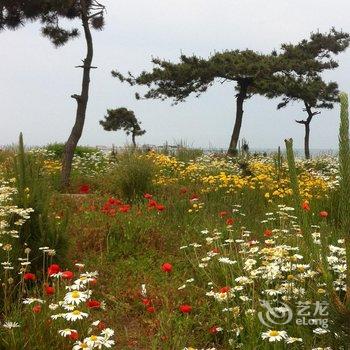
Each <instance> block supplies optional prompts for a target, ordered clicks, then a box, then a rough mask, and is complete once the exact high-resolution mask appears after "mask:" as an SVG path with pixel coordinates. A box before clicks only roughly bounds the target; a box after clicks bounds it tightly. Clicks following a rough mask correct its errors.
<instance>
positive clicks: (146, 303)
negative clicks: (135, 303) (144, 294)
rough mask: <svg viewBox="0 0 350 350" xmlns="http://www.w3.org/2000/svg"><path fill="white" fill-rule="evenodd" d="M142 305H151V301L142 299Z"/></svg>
mask: <svg viewBox="0 0 350 350" xmlns="http://www.w3.org/2000/svg"><path fill="white" fill-rule="evenodd" d="M142 304H143V305H146V306H149V305H151V300H149V299H142Z"/></svg>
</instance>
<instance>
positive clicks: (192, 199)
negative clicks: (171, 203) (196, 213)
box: [190, 194, 199, 202]
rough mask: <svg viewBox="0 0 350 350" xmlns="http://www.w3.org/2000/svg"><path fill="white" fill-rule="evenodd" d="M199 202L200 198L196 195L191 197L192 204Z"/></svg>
mask: <svg viewBox="0 0 350 350" xmlns="http://www.w3.org/2000/svg"><path fill="white" fill-rule="evenodd" d="M198 200H199V197H198V196H197V195H195V194H193V195H192V196H191V197H190V201H191V202H195V201H198Z"/></svg>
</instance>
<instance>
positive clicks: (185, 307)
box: [179, 304, 192, 314]
mask: <svg viewBox="0 0 350 350" xmlns="http://www.w3.org/2000/svg"><path fill="white" fill-rule="evenodd" d="M179 310H180V311H181V312H182V313H183V314H188V313H190V312H191V311H192V306H190V305H187V304H183V305H180V307H179Z"/></svg>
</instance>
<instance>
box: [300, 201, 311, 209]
mask: <svg viewBox="0 0 350 350" xmlns="http://www.w3.org/2000/svg"><path fill="white" fill-rule="evenodd" d="M301 207H302V208H303V210H304V211H310V205H309V202H308V201H304V202H303V203H302V205H301Z"/></svg>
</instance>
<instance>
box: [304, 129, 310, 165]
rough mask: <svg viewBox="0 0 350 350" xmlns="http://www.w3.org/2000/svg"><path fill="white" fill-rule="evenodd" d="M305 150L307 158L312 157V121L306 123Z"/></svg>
mask: <svg viewBox="0 0 350 350" xmlns="http://www.w3.org/2000/svg"><path fill="white" fill-rule="evenodd" d="M304 152H305V158H306V159H310V123H308V122H306V123H305V137H304Z"/></svg>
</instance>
